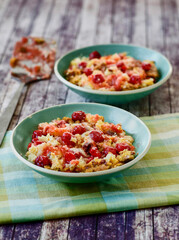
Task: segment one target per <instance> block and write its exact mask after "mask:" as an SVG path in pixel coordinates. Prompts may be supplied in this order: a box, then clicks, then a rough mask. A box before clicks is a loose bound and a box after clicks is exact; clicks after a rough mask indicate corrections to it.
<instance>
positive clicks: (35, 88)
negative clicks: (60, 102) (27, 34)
mask: <svg viewBox="0 0 179 240" xmlns="http://www.w3.org/2000/svg"><path fill="white" fill-rule="evenodd" d="M49 3H50V2H46V5H47V8H48V9H49V10H50V7H49V6H48V4H49ZM50 5H51V3H50ZM56 9H61V10H60V11H59V15H60V17H59V18H58V25H57V24H56V25H51V23H50V20H51V19H52V16H53V12H52V14H51V19H48V17H49V16H48V14H47V15H46V18H45V19H44V18H43V15H42V19H41V21H40V20H39V21H38V22H42V21H43V23H44V24H43V29H42V31H41V34H43V31H44V30H45V31H44V34H45V33H46V31H47V32H48V36H49V35H50V32H51V33H52V32H53V33H54V32H56V35H53V38H57V40H58V32H57V29H58V28H59V26H60V25H61V24H62V22H63V18H61V14H62V15H63V14H64V13H65V10H66V4H65V3H64V2H61V1H57V2H56V4H55V6H54V7H53V9H52V10H54V11H56ZM41 11H43V9H42V10H41ZM47 20H48V26H47V28H46V25H45V24H46V23H47ZM60 20H61V22H60ZM41 24H42V23H41ZM34 26H35V24H34ZM41 26H42V25H41ZM50 28H51V30H49V29H50ZM36 29H37V27H35V31H36ZM31 34H32V35H33V29H32V31H31ZM48 85H49V82H48V80H45V81H40V82H35V83H32V84H30V85H29V88H28V91H27V95H26V98H25V100H24V103H23V107H22V111H21V114H20V119H19V120H21V119H23V118H24V117H26V116H27V115H29V114H31V113H33V112H35V111H37V110H40V109H42V108H43V106H44V102H45V99H46V96H47V89H48Z"/></svg>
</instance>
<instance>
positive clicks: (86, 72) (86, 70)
mask: <svg viewBox="0 0 179 240" xmlns="http://www.w3.org/2000/svg"><path fill="white" fill-rule="evenodd" d="M83 72H84V73H85V74H86V76H90V75H91V74H92V72H93V71H92V70H91V68H85V69H84V70H83Z"/></svg>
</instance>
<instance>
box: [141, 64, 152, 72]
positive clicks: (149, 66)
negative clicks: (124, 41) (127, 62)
mask: <svg viewBox="0 0 179 240" xmlns="http://www.w3.org/2000/svg"><path fill="white" fill-rule="evenodd" d="M151 67H152V65H151V64H150V63H148V62H143V63H142V68H143V69H144V70H145V71H149V70H150V69H151Z"/></svg>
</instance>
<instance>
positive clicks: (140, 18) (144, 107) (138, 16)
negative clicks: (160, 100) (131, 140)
mask: <svg viewBox="0 0 179 240" xmlns="http://www.w3.org/2000/svg"><path fill="white" fill-rule="evenodd" d="M131 3H132V5H131V9H133V11H132V12H131V18H132V21H131V24H132V25H131V35H130V38H131V39H130V41H131V43H132V44H136V45H141V46H146V4H145V1H140V0H136V1H135V2H134V1H133V2H131ZM141 103H142V104H141ZM129 111H130V112H132V113H134V114H135V115H137V116H148V115H149V97H148V96H147V97H145V98H143V99H139V100H138V101H134V102H132V103H129Z"/></svg>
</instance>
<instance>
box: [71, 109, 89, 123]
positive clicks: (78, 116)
mask: <svg viewBox="0 0 179 240" xmlns="http://www.w3.org/2000/svg"><path fill="white" fill-rule="evenodd" d="M85 118H86V114H85V112H83V111H77V112H74V113H73V114H72V120H73V121H82V120H84V119H85Z"/></svg>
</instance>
